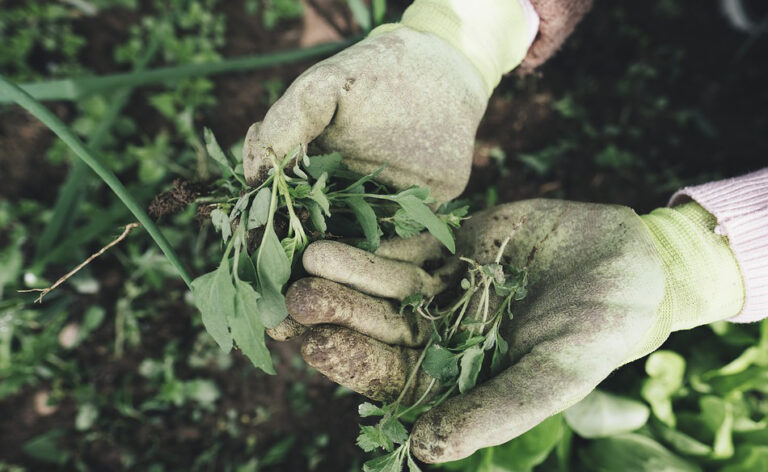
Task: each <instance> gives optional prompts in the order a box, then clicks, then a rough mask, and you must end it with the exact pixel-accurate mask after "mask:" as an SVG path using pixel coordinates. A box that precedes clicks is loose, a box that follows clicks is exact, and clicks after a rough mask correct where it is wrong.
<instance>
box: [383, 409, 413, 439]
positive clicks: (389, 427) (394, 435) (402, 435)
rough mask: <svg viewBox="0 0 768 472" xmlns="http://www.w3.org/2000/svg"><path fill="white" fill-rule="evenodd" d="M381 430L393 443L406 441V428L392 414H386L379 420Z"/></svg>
mask: <svg viewBox="0 0 768 472" xmlns="http://www.w3.org/2000/svg"><path fill="white" fill-rule="evenodd" d="M381 431H382V432H383V433H384V436H386V437H387V439H389V440H390V441H392V442H393V443H395V444H403V443H405V442H406V441H408V430H407V429H405V426H403V424H402V423H401V422H400V421H398V419H397V418H395V417H394V416H388V417H386V418H384V419H383V420H382V421H381Z"/></svg>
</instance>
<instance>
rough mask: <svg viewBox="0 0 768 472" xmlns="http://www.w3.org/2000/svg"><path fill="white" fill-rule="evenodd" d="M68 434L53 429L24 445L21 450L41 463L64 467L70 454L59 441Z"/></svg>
mask: <svg viewBox="0 0 768 472" xmlns="http://www.w3.org/2000/svg"><path fill="white" fill-rule="evenodd" d="M66 434H67V433H66V431H64V430H63V429H52V430H50V431H48V432H47V433H44V434H41V435H40V436H36V437H34V438H32V439H30V440H28V441H27V442H25V443H24V444H22V446H21V450H22V451H24V453H25V454H27V455H28V456H30V457H32V458H33V459H36V460H38V461H40V462H46V463H49V464H57V465H59V466H63V465H64V464H66V463H67V461H69V457H70V453H69V452H68V451H67V450H66V449H63V448H62V447H61V446H59V440H60V439H61V438H62V437H63V436H65V435H66Z"/></svg>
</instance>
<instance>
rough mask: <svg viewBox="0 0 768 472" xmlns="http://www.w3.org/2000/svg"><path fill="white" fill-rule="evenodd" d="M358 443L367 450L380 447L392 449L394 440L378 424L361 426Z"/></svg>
mask: <svg viewBox="0 0 768 472" xmlns="http://www.w3.org/2000/svg"><path fill="white" fill-rule="evenodd" d="M357 445H358V446H359V447H360V449H362V450H363V451H365V452H371V451H374V450H376V449H379V448H381V449H384V450H385V451H391V450H392V441H390V440H389V438H387V436H386V435H385V434H384V432H383V431H382V430H381V428H380V427H378V426H360V434H359V435H358V436H357Z"/></svg>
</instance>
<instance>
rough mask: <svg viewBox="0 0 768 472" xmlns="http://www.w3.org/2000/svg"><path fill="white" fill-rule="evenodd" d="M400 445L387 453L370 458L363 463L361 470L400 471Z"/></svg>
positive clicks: (401, 465)
mask: <svg viewBox="0 0 768 472" xmlns="http://www.w3.org/2000/svg"><path fill="white" fill-rule="evenodd" d="M402 452H403V451H402V446H401V447H400V448H398V449H395V450H394V451H392V452H390V453H389V454H387V455H384V456H381V457H377V458H375V459H371V460H369V461H368V462H366V463H365V464H363V472H401V471H402V468H403V454H402Z"/></svg>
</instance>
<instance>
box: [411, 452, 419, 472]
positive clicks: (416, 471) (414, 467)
mask: <svg viewBox="0 0 768 472" xmlns="http://www.w3.org/2000/svg"><path fill="white" fill-rule="evenodd" d="M408 472H421V468H420V467H419V466H418V465H417V464H416V461H414V460H413V457H411V453H410V452H409V453H408Z"/></svg>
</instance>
